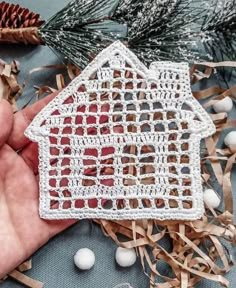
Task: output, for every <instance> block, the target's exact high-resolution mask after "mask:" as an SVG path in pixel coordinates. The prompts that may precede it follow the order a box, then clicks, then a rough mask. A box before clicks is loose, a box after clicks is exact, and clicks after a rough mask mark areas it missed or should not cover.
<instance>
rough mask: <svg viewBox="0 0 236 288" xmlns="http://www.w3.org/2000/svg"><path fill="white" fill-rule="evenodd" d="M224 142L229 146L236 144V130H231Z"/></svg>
mask: <svg viewBox="0 0 236 288" xmlns="http://www.w3.org/2000/svg"><path fill="white" fill-rule="evenodd" d="M224 143H225V145H226V146H227V147H230V146H234V145H236V131H231V132H229V133H228V134H227V135H226V136H225V139H224Z"/></svg>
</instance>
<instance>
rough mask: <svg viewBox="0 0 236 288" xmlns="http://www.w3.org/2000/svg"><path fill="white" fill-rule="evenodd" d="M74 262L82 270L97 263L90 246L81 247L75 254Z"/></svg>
mask: <svg viewBox="0 0 236 288" xmlns="http://www.w3.org/2000/svg"><path fill="white" fill-rule="evenodd" d="M74 263H75V265H76V266H77V267H78V268H79V269H81V270H89V269H91V268H92V267H93V265H94V263H95V255H94V253H93V251H92V250H90V249H88V248H82V249H79V250H78V251H77V252H76V254H75V256H74Z"/></svg>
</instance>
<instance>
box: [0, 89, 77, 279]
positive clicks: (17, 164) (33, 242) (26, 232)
mask: <svg viewBox="0 0 236 288" xmlns="http://www.w3.org/2000/svg"><path fill="white" fill-rule="evenodd" d="M56 94H57V93H53V94H51V95H49V96H48V97H46V98H44V99H43V100H41V101H39V102H37V103H35V104H34V105H32V106H30V107H27V108H25V109H24V110H22V111H20V112H17V113H16V114H14V115H13V112H12V108H11V106H10V104H9V103H8V102H7V101H5V100H3V101H2V102H0V127H1V128H0V247H1V249H0V279H1V278H2V277H4V276H5V275H6V274H7V273H9V272H11V271H12V270H13V269H14V268H15V267H17V266H18V265H19V264H21V263H22V262H23V261H24V260H25V259H27V258H28V257H30V256H31V255H32V253H33V252H34V251H36V250H37V249H38V248H39V247H41V246H42V245H43V244H45V243H46V242H47V241H48V240H49V239H50V238H51V237H53V236H54V235H56V234H57V233H59V232H61V231H62V230H64V229H65V228H67V227H68V226H70V225H71V224H73V223H75V220H61V221H58V220H55V221H52V220H50V221H46V220H43V219H41V218H40V217H39V213H38V205H39V200H38V199H39V185H38V145H37V143H33V142H31V141H30V140H29V139H27V138H26V137H25V136H24V131H25V129H26V127H27V126H28V125H29V123H30V122H31V121H32V119H33V118H34V116H35V115H36V114H37V113H38V112H39V111H40V110H41V109H42V108H43V107H44V106H45V105H46V104H47V103H48V102H49V101H50V100H51V99H53V98H54V97H55V96H56ZM17 151H19V152H18V153H17Z"/></svg>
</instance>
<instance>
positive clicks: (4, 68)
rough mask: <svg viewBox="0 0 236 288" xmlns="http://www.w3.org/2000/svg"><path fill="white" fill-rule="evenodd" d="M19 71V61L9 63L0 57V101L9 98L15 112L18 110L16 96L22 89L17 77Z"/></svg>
mask: <svg viewBox="0 0 236 288" xmlns="http://www.w3.org/2000/svg"><path fill="white" fill-rule="evenodd" d="M19 71H20V69H19V63H18V62H17V61H12V62H11V63H10V64H7V63H6V62H4V61H3V60H1V59H0V101H1V100H2V99H6V100H8V101H9V102H10V103H11V105H12V108H13V110H14V112H15V111H16V110H17V106H16V98H17V97H18V96H19V95H20V94H21V91H22V89H21V86H20V85H19V83H18V81H17V77H16V75H17V73H18V72H19Z"/></svg>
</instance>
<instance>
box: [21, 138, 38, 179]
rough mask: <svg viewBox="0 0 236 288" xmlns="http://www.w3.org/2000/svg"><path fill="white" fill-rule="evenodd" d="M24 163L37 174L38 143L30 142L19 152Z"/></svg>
mask: <svg viewBox="0 0 236 288" xmlns="http://www.w3.org/2000/svg"><path fill="white" fill-rule="evenodd" d="M19 155H20V156H21V157H22V158H23V159H24V161H25V163H26V164H27V165H28V166H29V167H30V168H31V169H32V171H33V172H34V174H35V175H37V174H38V166H39V158H38V143H34V142H30V143H29V144H28V145H27V146H26V147H25V148H24V149H22V150H21V151H20V152H19Z"/></svg>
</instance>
